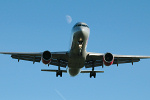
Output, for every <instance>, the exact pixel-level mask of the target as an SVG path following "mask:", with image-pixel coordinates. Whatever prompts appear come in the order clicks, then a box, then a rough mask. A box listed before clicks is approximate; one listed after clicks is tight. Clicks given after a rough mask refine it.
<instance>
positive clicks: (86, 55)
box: [0, 22, 150, 78]
mask: <svg viewBox="0 0 150 100" xmlns="http://www.w3.org/2000/svg"><path fill="white" fill-rule="evenodd" d="M72 33H73V36H72V44H71V48H70V50H68V51H63V52H50V51H48V50H46V51H44V52H0V54H9V55H11V57H12V58H13V59H18V62H19V61H20V60H26V61H32V62H33V64H34V63H35V62H41V61H42V62H43V64H45V65H48V66H49V65H54V66H58V69H57V70H54V69H42V70H41V71H47V72H56V77H58V76H60V77H62V73H69V74H70V75H71V76H76V75H78V74H79V73H90V78H91V77H94V78H95V77H96V73H104V71H99V70H95V69H94V68H95V67H99V66H101V67H102V68H103V67H104V66H110V65H112V64H116V65H117V66H118V65H119V64H124V63H132V65H133V63H134V62H139V61H140V59H146V58H150V56H134V55H116V54H112V53H109V52H107V53H93V52H87V51H86V47H87V42H88V38H89V34H90V29H89V27H88V25H87V24H86V23H83V22H78V23H76V24H75V25H74V26H73V28H72ZM61 67H63V68H66V70H61ZM83 67H85V68H92V70H82V68H83Z"/></svg>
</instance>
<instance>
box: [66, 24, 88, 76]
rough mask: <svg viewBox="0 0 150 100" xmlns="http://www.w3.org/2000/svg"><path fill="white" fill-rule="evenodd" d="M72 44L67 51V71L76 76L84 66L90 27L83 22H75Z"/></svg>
mask: <svg viewBox="0 0 150 100" xmlns="http://www.w3.org/2000/svg"><path fill="white" fill-rule="evenodd" d="M72 33H73V37H72V45H71V49H70V52H69V61H68V72H69V74H70V75H71V76H76V75H77V74H78V73H80V71H81V68H83V67H84V64H85V60H86V56H87V52H86V46H87V42H88V38H89V34H90V29H89V27H88V26H87V25H86V24H85V23H77V24H76V25H75V26H74V27H73V29H72Z"/></svg>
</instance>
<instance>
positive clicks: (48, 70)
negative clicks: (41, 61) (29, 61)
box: [41, 69, 67, 73]
mask: <svg viewBox="0 0 150 100" xmlns="http://www.w3.org/2000/svg"><path fill="white" fill-rule="evenodd" d="M41 71H46V72H57V71H58V70H51V69H41ZM60 71H62V72H63V73H67V70H60Z"/></svg>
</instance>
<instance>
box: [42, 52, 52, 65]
mask: <svg viewBox="0 0 150 100" xmlns="http://www.w3.org/2000/svg"><path fill="white" fill-rule="evenodd" d="M51 57H52V55H51V53H50V52H49V51H44V52H43V54H42V62H43V63H44V64H49V63H50V61H51Z"/></svg>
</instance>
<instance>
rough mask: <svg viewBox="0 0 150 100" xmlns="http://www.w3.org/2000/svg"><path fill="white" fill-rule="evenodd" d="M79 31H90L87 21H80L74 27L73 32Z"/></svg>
mask: <svg viewBox="0 0 150 100" xmlns="http://www.w3.org/2000/svg"><path fill="white" fill-rule="evenodd" d="M77 32H83V33H90V29H89V27H88V25H87V24H86V23H83V22H78V23H76V24H75V25H74V27H73V28H72V33H77Z"/></svg>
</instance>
